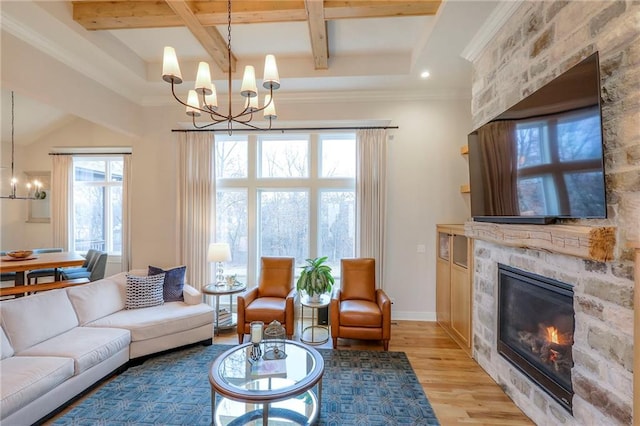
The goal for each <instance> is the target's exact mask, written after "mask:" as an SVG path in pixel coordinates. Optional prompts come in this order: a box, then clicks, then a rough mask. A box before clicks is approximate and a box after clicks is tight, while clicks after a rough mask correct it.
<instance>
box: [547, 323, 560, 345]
mask: <svg viewBox="0 0 640 426" xmlns="http://www.w3.org/2000/svg"><path fill="white" fill-rule="evenodd" d="M547 340H549V341H550V342H553V343H560V342H559V341H558V329H557V328H555V327H553V326H551V327H547Z"/></svg>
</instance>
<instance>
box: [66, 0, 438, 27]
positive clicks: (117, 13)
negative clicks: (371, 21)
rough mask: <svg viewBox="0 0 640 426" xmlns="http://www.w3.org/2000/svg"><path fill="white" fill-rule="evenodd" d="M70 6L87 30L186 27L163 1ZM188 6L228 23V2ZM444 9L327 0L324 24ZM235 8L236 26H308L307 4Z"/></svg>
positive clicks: (286, 0)
mask: <svg viewBox="0 0 640 426" xmlns="http://www.w3.org/2000/svg"><path fill="white" fill-rule="evenodd" d="M170 2H171V1H170ZM170 2H169V3H170ZM72 3H73V19H74V20H75V21H76V22H78V23H79V24H81V25H82V26H83V27H84V28H86V29H87V30H113V29H125V28H160V27H179V26H183V25H184V24H183V22H182V20H181V19H180V17H179V16H177V15H176V14H175V13H174V12H173V10H172V9H171V7H169V5H168V4H167V3H165V2H163V1H127V0H111V1H99V0H98V1H96V0H83V1H74V2H72ZM186 3H187V4H188V5H189V7H190V9H191V10H192V11H193V14H194V15H195V16H196V17H197V19H198V22H199V23H200V25H202V26H205V27H208V26H214V25H224V24H226V23H227V3H226V1H219V0H211V1H188V2H186ZM440 3H441V0H411V1H400V0H350V1H336V0H325V1H324V19H325V20H333V19H347V18H350V19H355V18H382V17H393V16H420V15H434V14H435V13H436V12H437V11H438V7H439V6H440ZM231 7H232V22H233V23H235V24H251V23H260V22H295V21H306V20H307V18H308V15H307V9H306V4H305V0H282V1H276V0H262V1H260V0H258V1H255V0H253V1H248V0H247V1H239V2H235V3H232V5H231Z"/></svg>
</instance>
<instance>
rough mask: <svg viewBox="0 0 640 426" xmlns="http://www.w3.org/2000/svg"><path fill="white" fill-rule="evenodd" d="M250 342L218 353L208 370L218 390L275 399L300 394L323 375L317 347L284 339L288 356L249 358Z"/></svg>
mask: <svg viewBox="0 0 640 426" xmlns="http://www.w3.org/2000/svg"><path fill="white" fill-rule="evenodd" d="M251 347H252V344H251V343H245V344H243V345H240V346H237V347H235V348H232V349H230V350H229V351H227V352H225V353H223V354H222V355H220V356H219V357H218V358H217V359H216V360H215V361H214V363H213V365H212V367H211V371H210V381H211V384H212V386H213V387H214V388H215V389H216V391H217V392H219V393H220V394H222V395H224V396H226V397H228V398H232V399H241V400H243V401H255V402H261V401H277V400H281V399H285V398H289V397H291V396H292V395H296V394H300V393H302V392H304V391H305V390H307V389H310V388H311V387H313V386H314V385H315V384H316V383H317V382H318V380H319V379H320V378H321V377H322V373H323V372H324V361H323V360H322V356H321V355H320V353H319V352H318V351H316V350H315V349H313V348H310V347H308V346H305V345H302V344H300V343H298V342H294V341H290V340H287V341H286V343H285V352H286V354H287V357H286V358H284V359H280V360H262V359H261V360H259V361H257V362H253V363H252V362H249V355H250V351H251Z"/></svg>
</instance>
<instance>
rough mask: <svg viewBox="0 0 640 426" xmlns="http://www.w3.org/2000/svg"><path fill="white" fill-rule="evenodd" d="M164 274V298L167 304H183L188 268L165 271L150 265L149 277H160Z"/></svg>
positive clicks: (182, 267)
mask: <svg viewBox="0 0 640 426" xmlns="http://www.w3.org/2000/svg"><path fill="white" fill-rule="evenodd" d="M163 272H164V284H163V290H162V297H163V299H164V301H165V302H181V301H183V300H184V297H183V296H182V289H183V288H184V276H185V274H186V272H187V267H186V266H178V267H176V268H172V269H167V270H164V269H162V268H158V267H156V266H151V265H149V275H158V274H162V273H163Z"/></svg>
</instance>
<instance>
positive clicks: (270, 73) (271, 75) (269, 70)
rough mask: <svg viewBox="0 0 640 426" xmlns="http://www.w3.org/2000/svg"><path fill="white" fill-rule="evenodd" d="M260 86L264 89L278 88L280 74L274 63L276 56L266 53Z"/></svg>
mask: <svg viewBox="0 0 640 426" xmlns="http://www.w3.org/2000/svg"><path fill="white" fill-rule="evenodd" d="M262 86H263V87H264V88H265V89H273V90H277V89H279V88H280V76H279V75H278V66H277V65H276V57H275V56H273V55H267V56H266V57H265V58H264V78H263V82H262Z"/></svg>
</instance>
